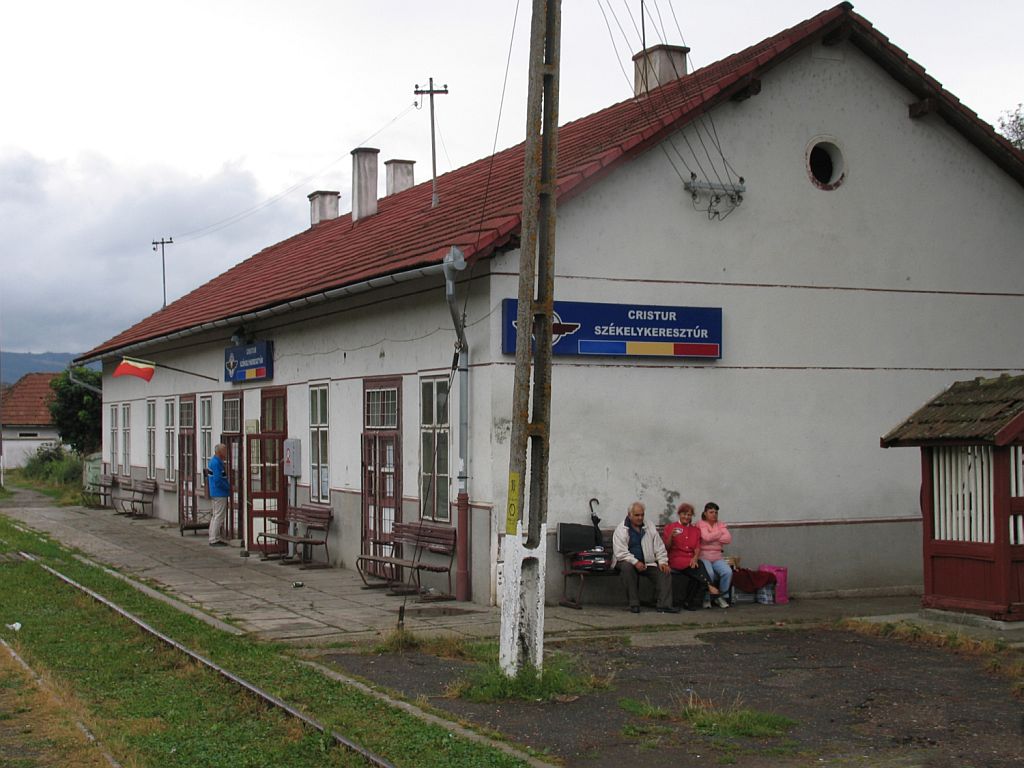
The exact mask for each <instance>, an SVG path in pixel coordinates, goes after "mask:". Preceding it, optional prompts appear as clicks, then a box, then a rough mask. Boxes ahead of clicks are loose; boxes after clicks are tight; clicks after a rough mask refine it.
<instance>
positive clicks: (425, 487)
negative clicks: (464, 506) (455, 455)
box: [419, 377, 452, 523]
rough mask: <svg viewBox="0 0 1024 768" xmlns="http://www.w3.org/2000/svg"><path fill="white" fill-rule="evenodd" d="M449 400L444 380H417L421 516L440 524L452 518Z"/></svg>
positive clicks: (443, 378) (446, 382)
mask: <svg viewBox="0 0 1024 768" xmlns="http://www.w3.org/2000/svg"><path fill="white" fill-rule="evenodd" d="M450 397H451V393H450V392H449V391H448V379H447V377H440V378H423V379H420V466H419V469H420V473H419V474H420V515H421V517H423V518H425V519H428V520H434V521H436V522H439V523H450V522H451V519H452V513H451V428H450V426H449V412H450V411H449V407H448V406H449V398H450ZM435 456H436V457H437V458H438V459H439V463H438V465H437V467H436V480H432V478H434V477H435V467H434V459H435ZM431 486H432V487H431Z"/></svg>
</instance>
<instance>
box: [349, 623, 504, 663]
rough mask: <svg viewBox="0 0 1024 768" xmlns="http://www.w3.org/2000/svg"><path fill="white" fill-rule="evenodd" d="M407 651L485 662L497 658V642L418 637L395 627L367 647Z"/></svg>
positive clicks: (370, 650)
mask: <svg viewBox="0 0 1024 768" xmlns="http://www.w3.org/2000/svg"><path fill="white" fill-rule="evenodd" d="M409 651H417V652H420V653H428V654H430V655H431V656H437V657H439V658H442V659H461V660H463V661H478V662H485V663H486V662H490V661H494V660H495V659H497V658H498V643H497V642H496V641H493V640H486V641H481V640H467V639H466V638H463V637H419V636H418V635H416V633H414V632H410V631H409V630H407V629H396V630H393V631H392V632H389V633H388V635H387V636H386V637H385V638H384V639H383V640H382V641H381V642H379V643H377V644H376V645H373V646H371V647H370V649H369V652H370V653H375V654H382V653H397V654H401V653H406V652H409Z"/></svg>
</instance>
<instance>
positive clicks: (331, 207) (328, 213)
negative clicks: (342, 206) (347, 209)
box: [308, 190, 341, 227]
mask: <svg viewBox="0 0 1024 768" xmlns="http://www.w3.org/2000/svg"><path fill="white" fill-rule="evenodd" d="M308 197H309V226H311V227H315V226H316V225H317V224H319V223H320V222H321V221H330V220H331V219H336V218H338V198H339V197H341V194H340V193H339V192H325V191H323V190H321V191H318V192H313V193H312V194H310V195H308Z"/></svg>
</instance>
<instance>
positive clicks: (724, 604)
mask: <svg viewBox="0 0 1024 768" xmlns="http://www.w3.org/2000/svg"><path fill="white" fill-rule="evenodd" d="M715 605H717V606H718V607H719V608H728V607H729V603H727V602H726V600H725V598H724V597H716V598H715Z"/></svg>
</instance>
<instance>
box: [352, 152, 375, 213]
mask: <svg viewBox="0 0 1024 768" xmlns="http://www.w3.org/2000/svg"><path fill="white" fill-rule="evenodd" d="M379 153H380V150H379V149H373V148H371V147H357V148H356V149H353V150H352V221H359V219H365V218H366V217H367V216H373V215H374V214H375V213H376V212H377V155H378V154H379Z"/></svg>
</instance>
